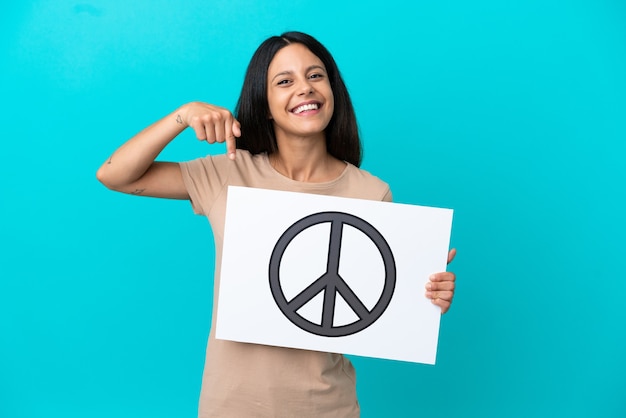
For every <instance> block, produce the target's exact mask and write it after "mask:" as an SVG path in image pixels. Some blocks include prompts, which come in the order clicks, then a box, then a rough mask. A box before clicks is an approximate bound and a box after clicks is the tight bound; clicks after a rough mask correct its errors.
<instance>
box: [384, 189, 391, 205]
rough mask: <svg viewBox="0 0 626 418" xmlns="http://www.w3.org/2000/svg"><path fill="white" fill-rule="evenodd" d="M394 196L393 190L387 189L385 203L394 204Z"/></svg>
mask: <svg viewBox="0 0 626 418" xmlns="http://www.w3.org/2000/svg"><path fill="white" fill-rule="evenodd" d="M392 201H393V196H392V195H391V189H390V188H387V193H385V195H384V196H383V202H392Z"/></svg>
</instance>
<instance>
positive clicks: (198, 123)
mask: <svg viewBox="0 0 626 418" xmlns="http://www.w3.org/2000/svg"><path fill="white" fill-rule="evenodd" d="M176 122H177V123H180V124H185V125H187V126H189V127H191V128H192V129H193V130H194V131H195V133H196V137H197V138H198V140H200V141H206V142H208V143H209V144H213V143H215V142H220V143H221V142H226V152H227V153H228V157H229V158H230V159H231V160H234V159H235V151H236V148H237V145H236V142H235V138H238V137H240V136H241V125H240V124H239V121H237V119H235V117H234V116H233V114H232V113H231V112H230V111H229V110H228V109H225V108H223V107H219V106H215V105H211V104H208V103H202V102H192V103H187V104H186V105H183V106H182V107H181V108H180V112H179V113H178V115H177V117H176Z"/></svg>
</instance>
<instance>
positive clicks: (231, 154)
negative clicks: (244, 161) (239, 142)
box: [228, 152, 235, 160]
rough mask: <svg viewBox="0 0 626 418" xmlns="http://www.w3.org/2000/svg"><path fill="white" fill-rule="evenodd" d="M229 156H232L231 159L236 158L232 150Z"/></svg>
mask: <svg viewBox="0 0 626 418" xmlns="http://www.w3.org/2000/svg"><path fill="white" fill-rule="evenodd" d="M228 158H230V159H231V160H234V159H235V153H234V152H231V153H230V154H228Z"/></svg>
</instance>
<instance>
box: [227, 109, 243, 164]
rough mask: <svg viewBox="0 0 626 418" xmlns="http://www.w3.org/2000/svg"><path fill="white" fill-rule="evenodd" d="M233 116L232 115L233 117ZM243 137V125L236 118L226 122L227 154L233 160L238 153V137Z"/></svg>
mask: <svg viewBox="0 0 626 418" xmlns="http://www.w3.org/2000/svg"><path fill="white" fill-rule="evenodd" d="M231 116H232V115H231ZM240 136H241V125H240V124H239V122H238V121H237V119H235V118H234V117H231V118H230V119H229V120H228V121H227V122H226V152H227V154H228V158H230V159H231V160H234V159H235V155H236V154H235V153H236V151H237V141H236V139H235V138H236V137H240Z"/></svg>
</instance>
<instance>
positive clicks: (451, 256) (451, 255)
mask: <svg viewBox="0 0 626 418" xmlns="http://www.w3.org/2000/svg"><path fill="white" fill-rule="evenodd" d="M454 257H456V248H453V249H451V250H450V251H449V252H448V264H450V263H451V262H452V260H454Z"/></svg>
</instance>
